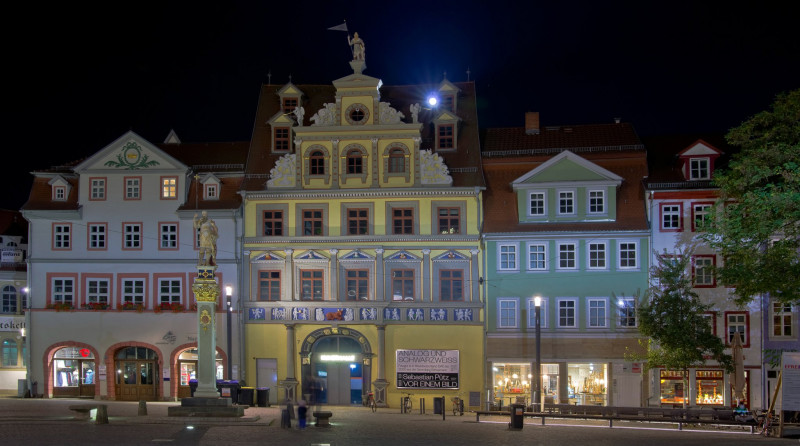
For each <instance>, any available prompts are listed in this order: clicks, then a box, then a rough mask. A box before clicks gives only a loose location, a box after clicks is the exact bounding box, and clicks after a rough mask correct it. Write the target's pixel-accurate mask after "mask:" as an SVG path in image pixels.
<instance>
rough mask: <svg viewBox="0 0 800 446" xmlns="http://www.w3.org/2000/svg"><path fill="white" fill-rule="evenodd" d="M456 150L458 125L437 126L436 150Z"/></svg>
mask: <svg viewBox="0 0 800 446" xmlns="http://www.w3.org/2000/svg"><path fill="white" fill-rule="evenodd" d="M455 148H456V125H455V124H437V125H436V150H455Z"/></svg>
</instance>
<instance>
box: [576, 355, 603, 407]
mask: <svg viewBox="0 0 800 446" xmlns="http://www.w3.org/2000/svg"><path fill="white" fill-rule="evenodd" d="M607 372H608V370H607V365H606V364H594V363H589V364H567V394H568V396H569V401H570V402H571V403H574V404H582V405H590V406H604V405H606V404H607V403H608V401H607V390H608V381H607V376H608V373H607Z"/></svg>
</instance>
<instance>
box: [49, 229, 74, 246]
mask: <svg viewBox="0 0 800 446" xmlns="http://www.w3.org/2000/svg"><path fill="white" fill-rule="evenodd" d="M71 240H72V225H70V224H59V223H54V224H53V249H70V248H71V247H72V244H71Z"/></svg>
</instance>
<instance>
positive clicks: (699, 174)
mask: <svg viewBox="0 0 800 446" xmlns="http://www.w3.org/2000/svg"><path fill="white" fill-rule="evenodd" d="M709 178H710V175H709V169H708V158H692V159H690V160H689V179H690V180H707V179H709Z"/></svg>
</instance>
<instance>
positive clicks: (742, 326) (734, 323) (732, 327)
mask: <svg viewBox="0 0 800 446" xmlns="http://www.w3.org/2000/svg"><path fill="white" fill-rule="evenodd" d="M725 318H726V322H727V325H728V327H727V331H728V345H730V344H733V334H734V333H736V332H737V331H738V332H739V336H741V337H742V345H743V346H744V347H749V343H750V339H749V338H748V337H747V333H749V330H748V327H747V325H748V323H747V320H748V318H747V313H743V312H731V313H726V314H725Z"/></svg>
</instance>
